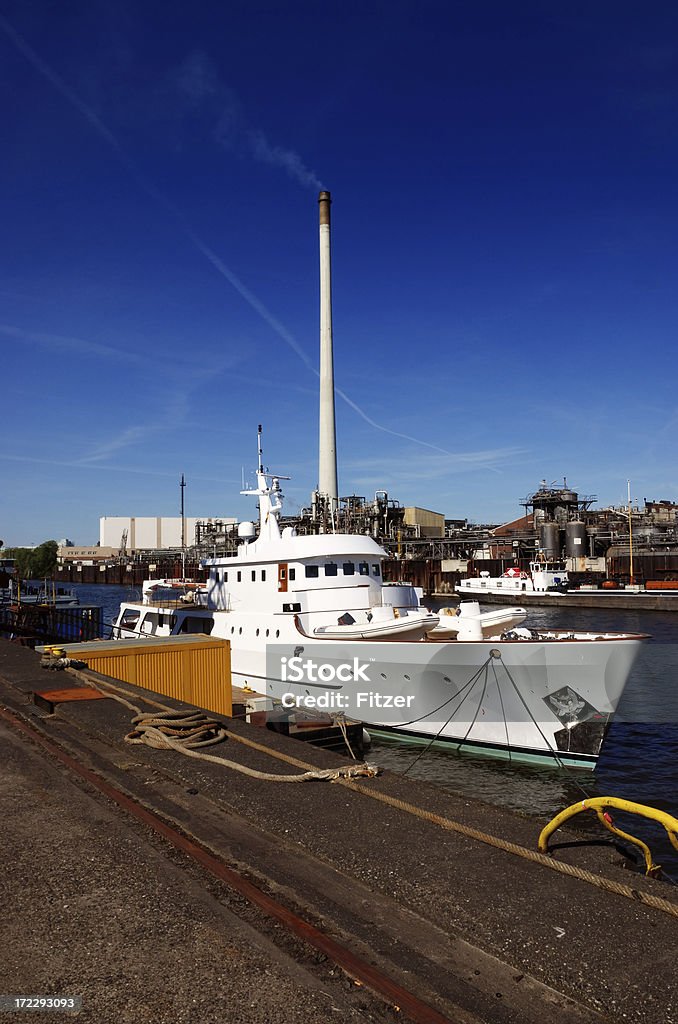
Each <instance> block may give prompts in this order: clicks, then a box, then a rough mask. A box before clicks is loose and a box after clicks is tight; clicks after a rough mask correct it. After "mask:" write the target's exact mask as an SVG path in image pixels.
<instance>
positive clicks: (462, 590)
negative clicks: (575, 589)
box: [456, 560, 568, 598]
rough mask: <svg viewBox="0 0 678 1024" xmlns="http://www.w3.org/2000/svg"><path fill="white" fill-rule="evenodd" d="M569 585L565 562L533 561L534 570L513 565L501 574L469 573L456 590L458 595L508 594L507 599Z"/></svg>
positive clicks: (560, 589)
mask: <svg viewBox="0 0 678 1024" xmlns="http://www.w3.org/2000/svg"><path fill="white" fill-rule="evenodd" d="M567 585H568V575H567V570H566V569H565V567H564V565H563V563H562V562H559V561H555V562H554V561H548V560H544V561H539V560H537V561H534V562H530V571H529V572H525V571H524V570H522V569H519V568H518V567H516V566H512V567H511V568H510V569H507V570H506V572H504V573H502V575H501V576H490V574H489V572H481V573H480V574H479V575H478V576H467V577H466V579H463V580H460V582H459V585H458V586H457V588H456V590H457V593H458V594H462V595H465V594H470V595H471V596H473V597H481V596H482V595H483V594H506V596H507V598H510V597H512V596H514V595H515V596H518V597H520V595H521V594H538V593H542V594H543V593H546V592H547V591H548V592H550V593H556V594H557V593H559V592H561V593H562V592H563V591H564V590H565V589H566V587H567Z"/></svg>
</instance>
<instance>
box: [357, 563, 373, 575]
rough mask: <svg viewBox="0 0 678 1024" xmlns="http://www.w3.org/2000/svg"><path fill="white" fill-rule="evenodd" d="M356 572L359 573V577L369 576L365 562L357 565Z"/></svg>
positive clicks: (368, 569) (368, 568)
mask: <svg viewBox="0 0 678 1024" xmlns="http://www.w3.org/2000/svg"><path fill="white" fill-rule="evenodd" d="M358 572H359V573H360V575H361V576H369V575H370V567H369V565H368V564H367V562H361V563H360V564H359V566H358Z"/></svg>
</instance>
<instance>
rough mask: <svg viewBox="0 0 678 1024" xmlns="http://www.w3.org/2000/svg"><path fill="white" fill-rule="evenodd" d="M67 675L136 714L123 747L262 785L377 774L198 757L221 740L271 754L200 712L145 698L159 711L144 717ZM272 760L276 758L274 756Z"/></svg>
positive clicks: (109, 689)
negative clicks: (180, 757) (190, 761)
mask: <svg viewBox="0 0 678 1024" xmlns="http://www.w3.org/2000/svg"><path fill="white" fill-rule="evenodd" d="M68 671H69V672H72V673H73V674H74V675H76V676H78V677H80V678H82V679H85V680H86V681H87V683H88V685H90V686H93V687H94V688H95V689H96V690H98V691H99V692H100V693H102V694H104V696H106V697H110V698H111V699H112V700H116V701H118V703H120V704H124V705H125V707H127V708H130V709H131V710H132V711H136V712H137V714H136V716H135V717H134V718H133V719H132V725H133V726H134V728H133V729H132V731H131V732H129V733H128V734H127V735H126V736H125V742H126V743H130V744H135V743H138V744H143V745H144V746H148V747H153V748H154V749H156V750H176V751H178V752H179V753H180V754H185V755H186V756H187V757H194V758H197V759H199V760H201V761H211V762H212V763H213V764H218V765H221V766H222V767H223V768H232V769H233V771H236V772H240V773H241V774H242V775H249V776H250V778H253V779H260V780H261V781H263V782H313V781H317V780H328V781H330V782H334V781H335V780H337V781H338V780H341V779H354V778H373V777H374V776H375V775H378V774H379V768H378V767H377V766H376V765H373V764H367V763H365V762H364V763H356V764H348V765H340V766H339V767H337V768H313V767H312V765H308V764H306V763H305V762H303V761H297V760H296V758H287V757H281V760H287V761H289V762H290V763H292V764H295V765H297V766H298V767H303V768H307V769H308V770H307V771H305V772H303V773H302V774H301V775H276V774H275V773H274V772H260V771H257V769H256V768H248V767H247V765H244V764H239V763H238V762H237V761H230V760H229V759H228V758H225V757H214V755H212V754H205V753H202V752H201V751H200V750H197V749H196V748H198V747H207V746H212V745H213V744H215V743H221V742H223V741H224V740H225V739H227V738H230V739H235V740H238V741H240V742H244V743H245V745H246V746H249V747H252V748H254V749H258V750H261V751H264V752H265V753H272V751H270V750H269V748H268V747H265V746H264V745H263V744H260V743H254V742H252V741H251V740H250V741H244V740H243V739H242V737H239V736H235V735H234V734H233V733H228V732H227V730H226V729H225V728H224V726H223V725H222V724H221V722H216V721H214V720H213V719H210V718H207V716H206V715H204V714H202V712H200V711H176V710H173V709H172V708H168V707H167V706H166V705H164V704H160V703H158V702H157V701H149V700H147V699H146V698H142V700H144V701H145V702H146V703H149V704H152V705H154V706H155V707H157V708H158V709H159V710H158V711H154V712H151V713H147V714H145V713H144V712H142V710H141V708H139V707H137V705H136V704H133V703H132V702H131V701H130V700H127V699H126V697H123V696H122V695H121V694H122V693H124V692H125V691H123V690H120V689H119V688H118V687H115V686H113V685H112V684H109V683H107V684H106V685H101V684H100V683H99V682H98V681H95V680H93V679H92V678H91V676H90V675H89V674H88V673H87V674H86V673H84V672H79V671H78V670H76V669H73V668H69V669H68ZM114 691H115V692H114ZM274 756H278V755H276V754H274Z"/></svg>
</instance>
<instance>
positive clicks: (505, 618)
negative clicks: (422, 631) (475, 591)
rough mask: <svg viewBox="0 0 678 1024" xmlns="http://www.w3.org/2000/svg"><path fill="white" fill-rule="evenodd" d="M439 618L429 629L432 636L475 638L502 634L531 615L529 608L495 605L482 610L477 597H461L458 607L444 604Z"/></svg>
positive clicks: (440, 638)
mask: <svg viewBox="0 0 678 1024" xmlns="http://www.w3.org/2000/svg"><path fill="white" fill-rule="evenodd" d="M438 614H439V616H440V618H439V622H438V625H437V626H434V627H433V629H429V630H428V631H427V634H426V635H427V636H428V637H429V638H430V639H431V640H446V639H449V640H475V639H480V637H482V638H483V639H488V638H489V637H493V636H494V637H500V636H501V635H502V634H503V633H507V632H509V630H512V629H514V628H515V627H516V626H520V625H522V623H523V622H524V621H525V619H526V618H527V609H526V608H495V609H491V610H490V611H486V612H481V611H480V605H479V604H478V602H477V601H461V602H460V604H459V607H458V608H441V609H440V611H439V613H438Z"/></svg>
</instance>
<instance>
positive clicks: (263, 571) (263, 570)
mask: <svg viewBox="0 0 678 1024" xmlns="http://www.w3.org/2000/svg"><path fill="white" fill-rule="evenodd" d="M261 582H262V583H265V582H266V570H265V569H262V570H261Z"/></svg>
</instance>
